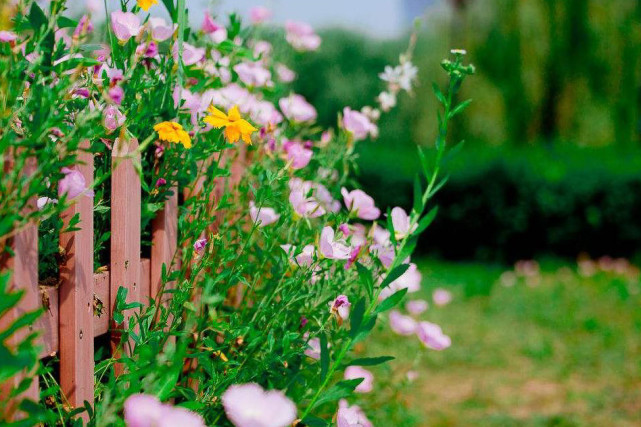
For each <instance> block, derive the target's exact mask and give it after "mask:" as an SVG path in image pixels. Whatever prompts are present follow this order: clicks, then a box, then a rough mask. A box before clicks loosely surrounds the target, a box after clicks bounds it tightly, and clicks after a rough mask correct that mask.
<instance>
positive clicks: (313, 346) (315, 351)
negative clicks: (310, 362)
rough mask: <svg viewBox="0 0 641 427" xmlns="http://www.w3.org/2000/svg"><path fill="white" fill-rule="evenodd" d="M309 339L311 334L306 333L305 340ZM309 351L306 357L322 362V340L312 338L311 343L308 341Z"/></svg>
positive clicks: (306, 351)
mask: <svg viewBox="0 0 641 427" xmlns="http://www.w3.org/2000/svg"><path fill="white" fill-rule="evenodd" d="M308 337H309V333H308V332H305V334H304V335H303V338H305V339H307V338H308ZM307 347H308V348H307V349H305V356H307V357H311V358H312V359H315V360H320V354H321V346H320V339H319V338H316V337H314V338H312V339H310V340H309V341H307Z"/></svg>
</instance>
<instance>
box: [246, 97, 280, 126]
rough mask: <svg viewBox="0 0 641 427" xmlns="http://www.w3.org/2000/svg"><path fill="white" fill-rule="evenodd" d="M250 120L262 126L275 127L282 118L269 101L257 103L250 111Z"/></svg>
mask: <svg viewBox="0 0 641 427" xmlns="http://www.w3.org/2000/svg"><path fill="white" fill-rule="evenodd" d="M251 117H252V119H253V120H254V121H255V122H256V123H258V124H261V125H263V126H268V125H270V124H271V125H277V124H278V123H280V122H282V121H283V116H282V114H280V113H279V112H278V110H277V109H276V107H274V104H272V103H271V102H269V101H257V102H255V103H254V105H253V108H252V111H251Z"/></svg>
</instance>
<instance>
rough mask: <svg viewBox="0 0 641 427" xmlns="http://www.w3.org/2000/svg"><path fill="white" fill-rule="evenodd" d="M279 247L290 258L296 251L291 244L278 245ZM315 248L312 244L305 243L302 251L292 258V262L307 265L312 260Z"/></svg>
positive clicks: (301, 265)
mask: <svg viewBox="0 0 641 427" xmlns="http://www.w3.org/2000/svg"><path fill="white" fill-rule="evenodd" d="M280 247H281V249H282V250H284V251H285V253H286V254H287V255H289V256H290V258H292V257H293V256H294V254H295V253H296V247H295V246H292V245H280ZM315 252H316V248H314V245H307V246H305V247H304V248H303V250H302V252H301V253H300V254H298V255H296V257H294V258H292V263H293V264H295V265H297V266H299V267H309V266H311V265H312V263H313V262H314V253H315Z"/></svg>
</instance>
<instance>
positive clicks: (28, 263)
mask: <svg viewBox="0 0 641 427" xmlns="http://www.w3.org/2000/svg"><path fill="white" fill-rule="evenodd" d="M5 166H9V165H5ZM9 167H10V166H9ZM35 169H36V163H35V160H34V159H28V160H27V162H26V164H25V166H24V168H23V173H24V174H26V175H29V174H31V173H33V171H34V170H35ZM35 209H36V200H35V197H33V198H32V199H30V200H29V202H28V204H27V206H26V207H25V209H24V213H25V214H28V213H29V212H31V211H33V210H35ZM7 244H8V245H9V246H10V247H11V249H12V251H13V253H14V256H13V257H6V258H4V259H3V260H2V266H1V268H2V270H9V271H13V274H12V275H11V279H10V283H9V289H10V290H12V291H16V290H23V291H25V294H24V296H23V297H22V299H21V300H20V302H19V303H18V305H17V307H15V308H14V309H12V310H10V311H9V312H8V313H6V314H5V315H4V316H2V317H1V318H0V330H4V329H5V328H6V327H7V326H9V325H11V324H12V323H13V322H14V321H15V320H16V319H17V318H19V317H20V316H21V315H23V314H25V313H28V312H32V311H35V310H38V309H39V308H40V303H39V292H38V227H37V226H36V225H35V224H28V225H27V226H26V227H24V228H23V229H22V230H20V231H19V232H17V233H16V234H15V235H14V236H13V238H11V239H9V241H8V242H7ZM34 331H35V325H30V326H29V327H28V328H22V329H21V330H19V331H18V332H16V333H15V334H14V335H12V336H11V337H9V338H8V339H7V340H6V344H7V345H9V346H13V345H16V344H17V343H19V342H20V341H22V340H23V339H24V338H25V337H26V336H27V335H29V334H31V333H32V332H34ZM31 374H33V373H32V372H27V371H26V369H25V370H24V371H23V372H22V373H21V374H19V375H16V376H14V377H12V378H10V379H9V380H7V381H6V382H4V383H3V384H2V386H1V387H0V398H4V397H5V396H6V395H7V394H8V392H9V391H10V390H11V389H13V388H15V387H16V386H17V385H18V384H20V383H21V382H22V381H23V380H24V378H25V377H30V376H31ZM22 397H24V398H27V399H32V400H35V401H37V400H38V399H39V388H38V377H37V376H33V377H32V381H31V383H30V385H29V387H28V388H27V390H26V391H25V392H24V394H23V395H22ZM16 403H17V402H16ZM6 410H7V411H8V413H5V414H3V416H4V417H5V418H6V419H20V418H22V414H20V413H19V412H17V410H16V405H12V404H11V403H10V404H9V405H7V407H6Z"/></svg>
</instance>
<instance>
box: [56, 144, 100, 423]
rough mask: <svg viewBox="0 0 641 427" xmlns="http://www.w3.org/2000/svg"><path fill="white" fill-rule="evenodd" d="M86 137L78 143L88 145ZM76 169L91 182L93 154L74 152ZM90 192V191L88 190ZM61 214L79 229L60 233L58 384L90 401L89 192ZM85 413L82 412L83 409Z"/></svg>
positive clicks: (73, 399) (78, 399)
mask: <svg viewBox="0 0 641 427" xmlns="http://www.w3.org/2000/svg"><path fill="white" fill-rule="evenodd" d="M88 145H89V141H85V142H83V144H82V147H81V148H82V149H88V148H89V147H88ZM78 160H79V164H78V165H77V166H76V168H77V170H78V171H79V172H80V173H81V174H82V175H83V176H84V178H85V182H86V183H87V185H89V184H90V183H92V182H93V154H91V153H89V152H86V151H82V152H80V153H79V154H78ZM91 194H93V193H91ZM73 202H74V203H73V205H72V206H70V207H69V208H68V209H67V210H66V211H65V212H64V214H63V215H62V219H63V222H64V225H65V227H66V226H67V225H68V224H69V222H70V221H71V220H72V218H73V217H74V216H75V215H79V217H80V223H79V228H80V229H79V230H78V231H73V232H69V233H61V235H60V245H61V247H62V248H63V250H64V253H65V262H64V263H63V264H62V265H61V266H60V289H59V312H60V326H59V330H60V334H59V337H60V338H59V339H60V386H61V388H62V392H63V393H64V395H65V396H66V398H67V401H68V402H69V404H71V405H72V406H73V407H80V406H83V404H84V402H85V401H87V402H89V403H90V404H93V396H94V381H93V375H92V374H93V371H94V361H93V359H94V342H93V338H94V335H95V334H94V322H93V295H94V281H93V276H94V275H93V195H91V196H90V195H89V193H88V192H87V193H86V194H81V195H79V196H78V197H77V198H76V199H75V200H73ZM85 414H86V413H85Z"/></svg>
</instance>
